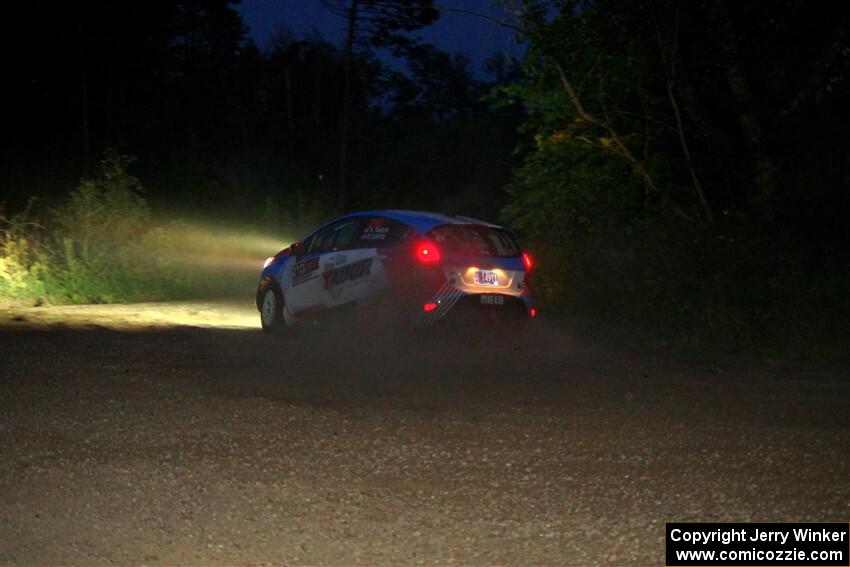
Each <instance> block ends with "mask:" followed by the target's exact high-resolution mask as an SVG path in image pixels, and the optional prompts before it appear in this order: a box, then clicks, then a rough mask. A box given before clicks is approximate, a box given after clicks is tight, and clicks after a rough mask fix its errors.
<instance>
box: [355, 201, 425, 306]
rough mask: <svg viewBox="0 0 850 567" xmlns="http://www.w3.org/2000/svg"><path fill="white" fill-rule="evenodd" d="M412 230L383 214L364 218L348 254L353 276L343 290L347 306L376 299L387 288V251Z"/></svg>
mask: <svg viewBox="0 0 850 567" xmlns="http://www.w3.org/2000/svg"><path fill="white" fill-rule="evenodd" d="M408 231H409V227H407V226H406V225H404V224H402V223H399V222H397V221H393V220H392V219H388V218H385V217H382V216H379V215H375V216H368V217H367V216H364V217H362V218H361V222H360V226H359V227H358V228H357V231H356V232H355V234H354V238H353V239H352V241H351V243H350V245H349V251H348V253H347V256H348V262H349V264H350V265H351V268H349V269H350V271H351V274H350V277H347V278H346V280H347V281H346V283H345V285H344V286H342V289H341V290H340V291H339V296H340V300H341V301H342V302H343V303H349V302H352V301H359V300H361V299H366V298H368V297H372V296H374V295H376V294H378V293H380V292H382V291H383V290H385V289H386V288H387V287H389V280H388V279H387V275H386V272H385V270H384V262H385V260H386V258H387V255H386V253H387V250H388V248H389V247H391V246H394V245H395V244H397V243H398V242H400V241H401V240H402V239H403V238H405V237H406V236H407V232H408Z"/></svg>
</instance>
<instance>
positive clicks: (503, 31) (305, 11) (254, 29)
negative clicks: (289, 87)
mask: <svg viewBox="0 0 850 567" xmlns="http://www.w3.org/2000/svg"><path fill="white" fill-rule="evenodd" d="M441 6H445V7H448V8H458V9H462V10H469V11H472V12H480V13H482V14H486V15H488V16H490V17H493V18H499V17H500V16H501V15H502V13H501V12H500V11H499V10H496V9H494V8H492V7H490V6H489V2H486V1H485V0H452V1H451V2H450V3H446V4H442V3H441ZM236 9H237V11H238V12H239V13H240V14H241V15H242V19H243V20H244V21H245V25H246V26H247V27H248V29H249V35H250V37H251V38H253V40H254V41H255V42H256V44H257V45H258V46H259V47H260V48H264V47H266V46H267V45H268V43H269V39H270V38H271V37H272V36H273V34H274V33H275V32H276V31H278V30H279V29H281V28H282V27H283V28H288V29H289V30H291V31H292V32H293V33H294V34H295V35H296V36H298V37H300V36H303V35H305V34H308V33H310V32H311V31H313V30H316V31H318V32H319V33H320V34H322V35H323V36H324V37H325V38H327V39H329V40H330V41H333V42H338V41H341V40H342V39H343V37H344V35H345V30H344V27H345V22H344V21H343V20H342V19H341V18H339V17H338V16H336V15H335V14H332V13H331V12H329V11H328V10H326V9H324V8H323V7H322V5H321V2H320V1H319V0H242V2H241V3H240V4H237V5H236ZM419 35H420V36H421V37H422V38H423V39H425V40H426V41H428V42H430V43H433V44H434V45H435V46H437V47H439V48H440V49H442V50H444V51H449V52H457V51H460V52H462V53H464V54H465V55H467V56H468V57H469V59H470V61H471V63H472V65H473V67H474V68H475V69H476V70H479V69H480V67H481V64H482V63H483V62H484V61H485V60H486V59H487V57H489V56H490V55H492V54H493V53H495V52H497V51H505V52H508V53H514V54H517V55H519V54H520V52H521V46H519V45H517V43H516V42H515V40H514V38H513V34H512V32H511V31H510V30H508V29H507V28H504V27H500V26H497V25H495V24H493V23H491V22H488V21H485V20H482V19H480V18H476V17H474V16H470V15H464V14H456V13H451V12H447V11H442V12H441V13H440V19H439V20H437V22H435V23H434V24H433V25H432V26H430V27H428V28H425V29H424V30H421V31H420V32H419Z"/></svg>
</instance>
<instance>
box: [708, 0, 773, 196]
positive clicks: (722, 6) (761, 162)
mask: <svg viewBox="0 0 850 567" xmlns="http://www.w3.org/2000/svg"><path fill="white" fill-rule="evenodd" d="M713 13H714V20H715V23H716V24H717V28H718V39H719V41H720V49H721V53H722V55H723V57H722V61H723V67H724V71H725V73H726V81H727V83H728V84H729V91H730V93H731V94H732V98H733V99H734V101H735V105H736V107H737V109H738V124H739V125H740V126H741V133H742V134H743V137H744V143H745V144H746V146H747V149H748V150H749V151H750V155H751V159H752V162H753V167H754V169H755V187H756V191H757V193H758V196H759V198H760V200H762V201H765V202H770V201H772V200H773V198H774V197H775V195H776V185H777V179H778V171H779V168H778V167H777V166H776V162H775V161H774V160H773V158H772V157H771V155H770V153H769V152H768V150H767V148H766V147H765V145H764V142H763V141H762V128H761V123H760V122H759V119H758V117H757V116H756V114H755V112H754V110H753V108H754V102H753V95H752V90H751V89H750V85H749V82H748V81H747V78H746V76H745V75H744V72H743V70H742V67H741V62H740V57H739V56H738V46H737V40H736V37H735V30H734V27H733V25H732V17H731V16H730V14H729V6H728V5H727V4H726V0H716V1H715V4H714V10H713Z"/></svg>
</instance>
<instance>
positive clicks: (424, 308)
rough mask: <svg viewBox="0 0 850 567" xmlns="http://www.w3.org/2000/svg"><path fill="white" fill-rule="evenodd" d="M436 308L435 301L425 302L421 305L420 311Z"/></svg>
mask: <svg viewBox="0 0 850 567" xmlns="http://www.w3.org/2000/svg"><path fill="white" fill-rule="evenodd" d="M436 308H437V304H436V303H426V304H424V305H423V306H422V311H433V310H434V309H436Z"/></svg>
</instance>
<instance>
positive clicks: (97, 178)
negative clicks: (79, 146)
mask: <svg viewBox="0 0 850 567" xmlns="http://www.w3.org/2000/svg"><path fill="white" fill-rule="evenodd" d="M131 161H132V160H131V158H129V157H127V156H123V155H120V154H117V153H115V152H109V151H108V152H107V153H106V154H105V157H104V159H103V160H102V161H101V163H100V166H99V168H98V170H97V172H96V174H95V175H94V176H93V177H91V178H88V179H83V180H82V181H81V182H80V184H79V186H78V187H76V188H75V189H74V190H73V191H72V192H71V193H70V194H69V195H68V197H67V199H66V200H65V201H64V202H63V203H62V204H61V205H60V206H58V207H55V208H45V207H43V206H41V204H40V203H37V202H35V201H31V202H30V204H29V206H28V207H27V208H26V209H25V210H23V211H21V212H19V213H17V214H15V215H13V216H11V217H8V218H6V217H5V216H3V215H1V214H0V299H2V301H3V303H6V304H8V303H10V302H18V303H21V302H23V303H30V304H36V305H38V304H44V303H55V304H83V303H121V302H131V301H155V300H169V299H190V298H211V297H233V296H242V295H247V296H250V294H252V293H253V288H254V286H255V285H256V278H257V277H258V274H259V271H260V268H261V266H262V262H263V259H264V258H265V257H266V256H269V255H272V254H274V253H276V252H277V251H278V250H280V249H281V248H282V247H283V246H285V245H287V244H288V241H287V239H286V237H284V236H278V237H275V236H274V235H270V234H264V233H262V232H261V231H258V230H245V229H242V228H238V227H237V228H234V227H227V226H225V225H222V224H212V223H207V224H206V225H204V224H201V223H198V222H190V221H185V220H179V219H178V220H174V219H165V218H162V217H158V216H157V215H155V214H154V213H152V211H151V209H150V207H149V206H148V203H147V202H146V200H145V199H144V197H143V188H142V185H141V183H140V182H139V180H138V179H136V178H135V177H133V176H132V175H130V174H129V173H128V172H127V166H128V165H129V164H130V163H131Z"/></svg>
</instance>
